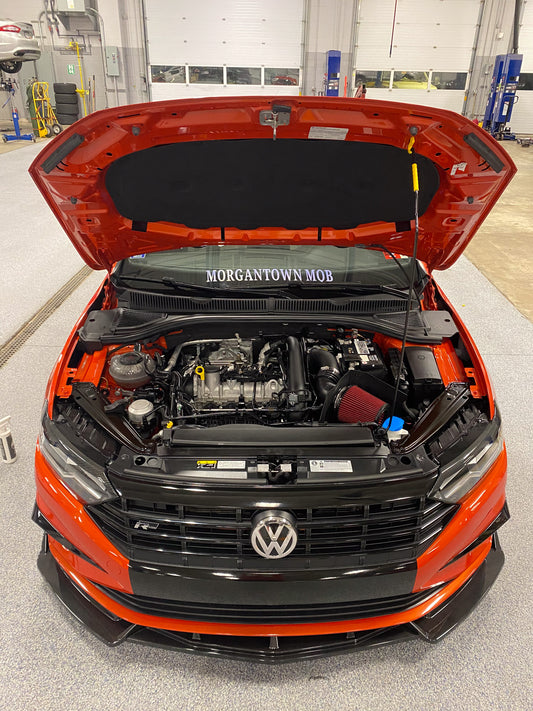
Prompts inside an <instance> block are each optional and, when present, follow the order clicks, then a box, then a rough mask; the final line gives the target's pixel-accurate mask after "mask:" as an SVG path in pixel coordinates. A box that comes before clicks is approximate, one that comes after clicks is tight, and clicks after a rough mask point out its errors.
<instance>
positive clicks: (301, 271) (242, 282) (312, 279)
mask: <svg viewBox="0 0 533 711" xmlns="http://www.w3.org/2000/svg"><path fill="white" fill-rule="evenodd" d="M411 261H412V260H411V258H410V257H404V256H402V255H392V254H390V253H387V252H384V251H378V250H375V249H364V248H361V247H334V246H321V245H250V246H248V245H213V246H205V247H184V248H182V249H176V250H171V251H167V252H154V253H151V254H140V255H137V256H134V257H130V258H129V259H125V260H123V261H122V262H120V263H119V265H118V267H117V270H116V271H115V274H118V275H120V276H121V277H131V278H136V279H143V278H146V279H147V280H149V281H151V280H158V279H165V278H167V279H169V278H170V279H173V280H175V281H176V282H180V283H185V284H190V285H191V286H204V287H205V286H210V287H214V288H220V289H229V290H231V289H239V290H242V289H246V288H254V287H257V286H262V287H265V286H273V287H274V286H276V285H278V286H284V285H291V284H299V285H307V286H314V287H317V288H327V287H330V288H334V287H335V286H337V285H338V286H341V285H344V286H346V285H347V284H348V285H349V284H361V285H369V286H370V285H380V286H393V287H396V288H400V289H403V288H406V287H407V285H408V278H409V274H410V270H411V268H410V265H411Z"/></svg>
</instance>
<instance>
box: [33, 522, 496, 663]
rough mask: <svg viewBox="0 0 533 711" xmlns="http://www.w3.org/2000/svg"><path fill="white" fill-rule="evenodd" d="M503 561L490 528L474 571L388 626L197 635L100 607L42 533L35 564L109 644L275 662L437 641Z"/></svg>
mask: <svg viewBox="0 0 533 711" xmlns="http://www.w3.org/2000/svg"><path fill="white" fill-rule="evenodd" d="M503 562H504V555H503V552H502V550H501V548H500V545H499V543H498V538H497V534H496V533H494V534H493V537H492V548H491V550H490V552H489V554H488V556H487V557H486V558H485V560H484V561H483V563H482V564H481V565H480V566H479V568H478V569H477V570H476V571H475V573H474V574H473V575H472V576H471V577H470V578H469V579H468V580H467V581H466V583H464V585H463V586H462V587H461V588H459V590H457V591H456V592H455V593H454V594H453V595H451V596H450V597H449V598H448V599H447V600H445V601H444V602H443V603H442V604H441V605H440V606H439V607H438V608H436V609H435V610H433V611H432V612H431V613H429V614H428V615H425V616H424V617H421V618H420V619H418V620H415V621H413V622H410V623H407V624H403V625H397V626H393V627H383V628H379V629H375V630H366V631H361V632H349V633H347V634H346V633H342V634H331V635H314V636H301V637H277V636H271V637H231V636H226V635H205V634H202V635H199V634H195V633H185V632H174V631H170V630H160V629H154V628H149V627H141V626H139V625H136V624H132V623H130V622H127V621H125V620H122V619H120V618H119V617H116V616H113V615H111V614H110V613H109V612H108V611H104V609H103V608H102V607H100V606H99V605H98V604H97V603H95V602H94V601H93V600H91V599H90V598H89V597H87V596H86V595H85V594H84V593H83V592H82V591H81V590H80V589H79V588H78V587H77V586H76V585H75V584H74V582H73V581H72V580H71V579H70V578H69V577H68V576H67V575H66V574H65V573H64V572H63V571H62V569H61V568H60V566H59V565H58V563H57V562H56V560H55V559H54V557H53V556H52V554H51V552H50V550H49V548H48V539H47V537H46V536H45V537H44V540H43V547H42V549H41V552H40V554H39V558H38V567H39V570H40V571H41V574H42V575H43V577H44V578H45V579H46V580H47V582H48V583H49V584H50V585H51V587H52V589H53V590H54V592H55V594H56V595H57V596H58V597H59V599H60V600H61V602H62V603H63V604H64V605H65V607H66V608H67V609H68V610H69V611H70V612H71V613H72V614H73V615H74V617H76V618H77V619H78V620H79V621H80V622H83V623H84V624H85V625H86V626H87V627H88V628H89V629H90V630H91V631H92V632H93V633H94V634H95V635H96V636H97V637H99V638H100V639H101V640H102V641H103V642H105V643H106V644H107V645H109V646H116V645H118V644H121V643H122V642H124V641H125V640H126V639H129V640H130V641H133V642H139V643H143V644H150V645H155V646H159V647H166V648H171V649H175V650H179V651H183V652H190V653H195V654H209V655H210V656H220V657H228V658H232V659H240V660H246V661H256V662H262V663H267V664H276V663H280V662H293V661H299V660H304V659H315V658H318V657H325V656H331V655H334V654H343V653H348V652H353V651H357V650H359V649H365V648H368V647H374V646H382V645H384V644H391V643H393V642H400V641H405V640H407V639H412V638H415V637H421V638H422V639H423V640H425V641H426V642H438V641H439V640H441V639H442V638H443V637H444V636H445V635H447V634H448V633H449V632H451V631H452V630H453V629H454V628H455V627H457V625H458V624H459V623H460V622H462V621H463V620H464V619H465V618H466V617H467V616H468V615H469V614H470V613H471V612H472V610H473V609H474V608H475V607H476V605H477V604H478V603H479V602H480V600H481V599H482V598H483V597H484V596H485V594H486V593H487V592H488V590H489V589H490V588H491V587H492V584H493V583H494V581H495V580H496V578H497V577H498V574H499V572H500V570H501V568H502V566H503Z"/></svg>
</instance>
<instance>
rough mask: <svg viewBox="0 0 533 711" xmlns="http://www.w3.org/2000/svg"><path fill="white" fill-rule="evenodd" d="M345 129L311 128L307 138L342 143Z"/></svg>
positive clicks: (332, 127)
mask: <svg viewBox="0 0 533 711" xmlns="http://www.w3.org/2000/svg"><path fill="white" fill-rule="evenodd" d="M347 133H348V129H347V128H335V127H334V126H311V128H310V129H309V135H308V136H307V137H308V138H318V139H320V140H323V141H344V139H345V138H346V134H347Z"/></svg>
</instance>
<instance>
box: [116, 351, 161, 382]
mask: <svg viewBox="0 0 533 711" xmlns="http://www.w3.org/2000/svg"><path fill="white" fill-rule="evenodd" d="M154 369H155V364H154V361H153V360H152V359H151V358H150V356H149V355H148V354H146V353H139V352H137V351H130V352H129V353H119V354H118V355H114V356H113V357H112V358H111V363H110V366H109V375H110V376H111V377H112V378H113V380H114V381H115V383H117V385H121V386H122V387H124V388H130V389H131V388H138V387H140V386H141V385H146V383H148V382H149V381H150V378H151V374H152V373H153V371H154Z"/></svg>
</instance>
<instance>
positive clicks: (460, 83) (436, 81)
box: [431, 72, 466, 89]
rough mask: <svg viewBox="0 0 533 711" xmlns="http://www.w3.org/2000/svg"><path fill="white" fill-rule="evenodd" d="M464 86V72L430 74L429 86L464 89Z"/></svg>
mask: <svg viewBox="0 0 533 711" xmlns="http://www.w3.org/2000/svg"><path fill="white" fill-rule="evenodd" d="M465 86H466V72H433V73H432V74H431V88H432V89H433V88H434V87H435V88H437V89H464V88H465Z"/></svg>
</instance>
